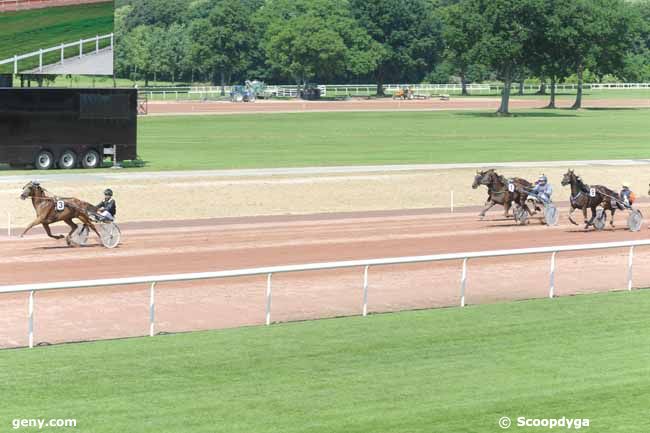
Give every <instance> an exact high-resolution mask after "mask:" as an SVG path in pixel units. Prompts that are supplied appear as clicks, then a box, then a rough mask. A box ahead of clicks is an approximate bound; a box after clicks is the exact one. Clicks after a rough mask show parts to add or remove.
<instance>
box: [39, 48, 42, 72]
mask: <svg viewBox="0 0 650 433" xmlns="http://www.w3.org/2000/svg"><path fill="white" fill-rule="evenodd" d="M38 70H39V71H42V70H43V48H39V49H38Z"/></svg>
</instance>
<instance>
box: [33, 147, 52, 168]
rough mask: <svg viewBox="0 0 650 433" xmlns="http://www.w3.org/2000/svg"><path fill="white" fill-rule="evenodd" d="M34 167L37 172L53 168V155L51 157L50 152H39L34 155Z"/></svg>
mask: <svg viewBox="0 0 650 433" xmlns="http://www.w3.org/2000/svg"><path fill="white" fill-rule="evenodd" d="M34 165H35V166H36V168H37V169H39V170H49V169H51V168H52V167H54V155H52V152H50V151H47V150H41V151H40V152H38V154H37V155H36V159H35V160H34Z"/></svg>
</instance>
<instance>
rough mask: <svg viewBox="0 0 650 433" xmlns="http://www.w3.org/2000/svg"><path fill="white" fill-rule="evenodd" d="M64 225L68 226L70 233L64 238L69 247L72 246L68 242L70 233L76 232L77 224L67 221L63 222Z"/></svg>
mask: <svg viewBox="0 0 650 433" xmlns="http://www.w3.org/2000/svg"><path fill="white" fill-rule="evenodd" d="M65 223H66V224H67V225H68V226H70V233H68V235H67V236H66V237H65V240H66V242H67V243H68V245H69V246H72V242H71V241H70V237H71V236H72V233H74V231H75V230H77V224H75V222H74V221H72V219H70V218H69V219H67V220H65Z"/></svg>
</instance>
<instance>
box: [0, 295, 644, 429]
mask: <svg viewBox="0 0 650 433" xmlns="http://www.w3.org/2000/svg"><path fill="white" fill-rule="evenodd" d="M648 311H650V293H649V292H648V291H635V292H632V293H628V292H617V293H607V294H598V295H583V296H574V297H563V298H559V299H554V300H533V301H523V302H513V303H503V304H493V305H480V306H470V307H466V308H464V309H460V308H450V309H437V310H428V311H417V312H404V313H398V314H383V315H376V316H369V317H367V318H361V317H355V318H345V319H332V320H321V321H311V322H302V323H293V324H281V325H274V326H271V327H252V328H240V329H232V330H222V331H211V332H201V333H192V334H182V335H171V336H159V337H156V338H140V339H129V340H120V341H104V342H95V343H85V344H73V345H61V346H53V347H46V348H37V349H32V350H29V349H21V350H5V351H0V393H1V395H3V396H6V398H5V399H4V400H3V404H2V407H0V430H2V431H11V430H12V429H11V422H12V420H13V419H16V418H47V419H50V418H75V419H77V423H78V424H77V427H76V428H75V429H69V430H70V431H75V432H92V433H102V432H129V433H139V432H152V433H153V432H156V433H158V432H163V431H164V432H165V433H198V432H205V433H208V432H209V433H214V432H227V433H237V432H242V433H251V432H255V433H266V432H275V433H292V432H296V433H297V432H328V433H336V432H340V433H355V432H359V433H366V432H382V433H391V432H394V433H404V432H426V433H430V432H445V433H452V432H458V433H468V432H478V433H484V432H498V431H501V430H500V428H499V427H498V426H497V421H498V419H499V418H500V417H502V416H509V417H511V418H512V419H513V421H515V420H516V418H517V417H519V416H524V417H528V418H561V417H563V416H564V417H567V418H588V419H589V420H590V427H589V428H585V429H584V430H585V431H589V432H593V433H600V432H606V433H617V432H620V433H635V432H639V433H647V432H648V431H649V429H650V420H649V419H648V417H647V408H648V405H649V404H650V363H648V356H649V355H650V333H649V332H648V329H650V315H648ZM515 422H516V421H515ZM59 430H63V429H59ZM59 430H56V431H59ZM538 430H540V431H541V430H543V431H547V430H546V429H534V428H528V429H525V428H517V427H515V426H513V427H512V428H511V429H510V430H509V431H538ZM557 430H561V431H564V429H557ZM21 431H25V432H33V431H37V430H35V429H21ZM42 431H54V430H42Z"/></svg>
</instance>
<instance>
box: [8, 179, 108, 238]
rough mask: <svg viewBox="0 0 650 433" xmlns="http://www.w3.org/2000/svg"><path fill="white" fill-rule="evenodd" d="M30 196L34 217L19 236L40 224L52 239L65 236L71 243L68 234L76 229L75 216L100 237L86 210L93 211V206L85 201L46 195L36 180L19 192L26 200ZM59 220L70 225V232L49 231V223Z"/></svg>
mask: <svg viewBox="0 0 650 433" xmlns="http://www.w3.org/2000/svg"><path fill="white" fill-rule="evenodd" d="M30 197H31V199H32V205H34V210H35V211H36V219H35V220H34V221H32V222H31V223H30V224H29V225H28V226H27V228H26V229H25V231H24V232H23V233H22V234H21V235H20V237H23V236H25V234H26V233H27V232H28V231H29V230H31V229H32V228H33V227H34V226H37V225H39V224H41V225H43V228H44V229H45V232H46V233H47V235H48V236H49V237H51V238H53V239H63V238H64V237H65V239H66V242H67V243H68V245H71V242H70V235H71V234H72V233H73V232H74V231H75V230H76V229H77V224H75V222H74V221H73V220H72V219H73V218H77V219H79V220H80V221H81V222H82V223H84V224H86V225H87V226H88V227H90V228H91V229H92V230H93V231H94V232H95V233H96V234H97V236H98V237H99V238H100V239H101V235H100V234H99V232H98V231H97V228H96V227H95V225H94V224H93V223H92V221H91V220H90V218H89V216H88V212H91V213H93V212H95V207H94V206H93V205H91V204H90V203H86V202H85V201H81V200H78V199H76V198H58V197H51V196H48V195H47V194H46V192H45V190H44V189H43V188H42V187H41V185H40V184H39V183H38V182H30V183H28V184H27V185H25V186H24V187H23V192H22V194H20V198H21V199H22V200H26V199H27V198H30ZM61 207H62V208H61ZM60 221H64V222H65V223H66V224H67V225H68V226H70V233H68V235H67V236H63V235H57V236H55V235H53V234H52V232H51V231H50V224H54V223H57V222H60Z"/></svg>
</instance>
